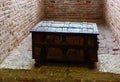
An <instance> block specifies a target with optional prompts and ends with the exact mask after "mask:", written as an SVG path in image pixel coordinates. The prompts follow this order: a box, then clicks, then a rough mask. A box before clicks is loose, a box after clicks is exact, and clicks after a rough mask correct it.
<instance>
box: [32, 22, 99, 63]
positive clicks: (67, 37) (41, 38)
mask: <svg viewBox="0 0 120 82" xmlns="http://www.w3.org/2000/svg"><path fill="white" fill-rule="evenodd" d="M31 33H32V56H33V58H34V59H35V61H36V64H39V65H42V64H44V63H45V62H52V61H53V62H67V63H70V62H75V63H81V62H88V63H94V62H97V61H98V58H97V50H98V42H97V35H98V34H99V32H98V29H97V25H96V24H95V23H87V22H57V21H41V22H40V23H38V24H37V25H36V26H35V27H34V28H32V30H31Z"/></svg>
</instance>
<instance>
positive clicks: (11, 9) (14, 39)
mask: <svg viewBox="0 0 120 82" xmlns="http://www.w3.org/2000/svg"><path fill="white" fill-rule="evenodd" d="M43 10H44V6H43V1H42V0H0V62H1V61H2V60H3V59H4V58H5V57H6V56H7V55H9V52H10V51H11V50H12V49H13V48H14V47H15V46H17V45H18V44H19V43H20V42H21V40H22V39H24V38H25V37H26V36H27V35H28V34H29V30H30V28H31V27H33V26H34V25H35V24H36V23H37V22H38V21H40V19H42V18H43V16H44V12H43Z"/></svg>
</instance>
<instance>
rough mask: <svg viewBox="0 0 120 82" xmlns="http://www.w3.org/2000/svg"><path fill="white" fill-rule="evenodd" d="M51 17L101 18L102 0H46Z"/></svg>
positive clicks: (47, 16)
mask: <svg viewBox="0 0 120 82" xmlns="http://www.w3.org/2000/svg"><path fill="white" fill-rule="evenodd" d="M44 4H45V17H46V18H49V19H56V18H57V19H101V18H102V17H103V13H102V12H103V8H102V7H103V6H102V5H103V4H102V0H44Z"/></svg>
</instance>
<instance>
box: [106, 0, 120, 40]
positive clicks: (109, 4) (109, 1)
mask: <svg viewBox="0 0 120 82" xmlns="http://www.w3.org/2000/svg"><path fill="white" fill-rule="evenodd" d="M119 3H120V0H104V17H105V20H106V23H107V24H108V25H109V27H110V28H111V29H112V32H113V33H114V35H115V36H116V38H117V39H118V41H119V42H120V35H119V33H120V11H119V9H120V5H119Z"/></svg>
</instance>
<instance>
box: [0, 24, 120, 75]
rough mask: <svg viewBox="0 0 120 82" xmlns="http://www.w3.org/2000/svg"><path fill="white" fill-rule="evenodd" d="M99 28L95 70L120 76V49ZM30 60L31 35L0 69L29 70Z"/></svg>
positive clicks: (106, 30)
mask: <svg viewBox="0 0 120 82" xmlns="http://www.w3.org/2000/svg"><path fill="white" fill-rule="evenodd" d="M98 27H99V33H100V35H99V36H98V38H99V42H100V43H99V50H98V60H99V61H98V62H97V69H99V71H101V72H111V73H116V74H120V60H119V59H120V55H119V54H120V47H119V45H118V42H117V41H116V39H115V38H114V35H113V34H112V32H111V31H110V29H109V28H107V27H106V26H105V25H104V24H103V23H98ZM34 63H35V62H34V59H32V48H31V34H30V35H29V36H28V37H26V38H25V39H24V40H23V41H22V42H21V44H20V45H19V46H18V47H16V48H15V49H14V50H13V51H12V52H11V53H10V55H9V56H8V57H7V58H6V59H5V60H4V61H3V62H2V64H0V68H1V69H31V68H32V67H33V66H34Z"/></svg>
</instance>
